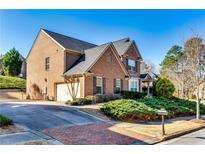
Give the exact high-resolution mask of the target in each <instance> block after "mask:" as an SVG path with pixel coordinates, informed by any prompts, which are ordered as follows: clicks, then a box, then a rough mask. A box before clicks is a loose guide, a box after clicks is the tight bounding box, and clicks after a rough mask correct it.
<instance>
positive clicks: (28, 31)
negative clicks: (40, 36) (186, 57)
mask: <svg viewBox="0 0 205 154" xmlns="http://www.w3.org/2000/svg"><path fill="white" fill-rule="evenodd" d="M40 28H45V29H48V30H51V31H55V32H58V33H62V34H65V35H68V36H71V37H75V38H78V39H81V40H85V41H88V42H91V43H95V44H102V43H106V42H110V41H113V40H118V39H121V38H124V37H130V38H131V39H134V40H135V41H136V43H137V45H138V48H139V50H140V52H141V54H142V57H143V59H145V60H150V61H152V62H153V63H154V64H156V65H158V64H159V63H160V62H161V61H162V60H163V58H164V56H165V54H166V52H167V51H168V49H169V48H170V47H171V46H172V45H175V44H179V45H182V44H183V41H184V40H185V39H187V38H189V37H190V36H192V35H193V34H194V33H199V34H202V35H203V36H204V35H205V10H0V54H4V53H5V52H6V51H8V50H9V49H11V48H12V47H15V48H16V49H18V50H19V52H20V53H21V54H22V55H23V56H24V57H26V56H27V54H28V52H29V50H30V48H31V46H32V43H33V41H34V39H35V37H36V35H37V33H38V32H39V29H40Z"/></svg>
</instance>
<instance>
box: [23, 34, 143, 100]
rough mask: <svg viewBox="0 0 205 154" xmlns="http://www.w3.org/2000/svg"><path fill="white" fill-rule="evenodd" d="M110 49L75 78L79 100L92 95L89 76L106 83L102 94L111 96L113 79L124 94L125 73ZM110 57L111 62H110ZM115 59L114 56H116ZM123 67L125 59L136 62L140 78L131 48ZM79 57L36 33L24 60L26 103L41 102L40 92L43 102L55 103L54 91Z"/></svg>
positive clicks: (134, 50) (126, 88)
mask: <svg viewBox="0 0 205 154" xmlns="http://www.w3.org/2000/svg"><path fill="white" fill-rule="evenodd" d="M114 53H115V51H114V49H113V48H112V47H111V46H109V48H107V49H106V51H105V52H104V53H103V55H101V57H100V58H99V59H98V60H97V61H96V63H95V64H94V65H93V66H92V67H91V68H90V70H89V73H88V74H86V75H82V76H81V77H79V83H80V97H85V96H88V95H93V76H100V77H103V78H105V79H106V90H105V93H106V94H108V95H109V94H113V92H114V79H121V80H123V90H128V80H127V79H125V76H126V74H125V72H124V71H123V69H122V67H121V66H120V64H119V61H118V60H117V59H119V60H120V56H119V57H118V58H116V57H115V55H116V54H114ZM110 56H111V60H110ZM117 56H118V55H117ZM47 57H49V59H50V61H49V62H50V63H49V70H45V59H46V58H47ZM122 57H123V59H122V60H123V63H124V65H125V66H126V58H129V59H133V60H135V61H138V62H139V65H137V66H138V69H137V70H138V72H129V73H130V74H140V61H139V57H140V55H138V53H137V52H136V48H135V47H134V44H132V45H131V46H130V48H129V49H128V51H127V52H126V53H125V54H124V55H123V56H122ZM79 58H80V54H79V53H75V52H73V51H72V52H71V51H65V49H64V48H63V47H62V46H61V45H59V44H58V43H57V42H55V41H54V40H53V39H52V38H51V37H50V36H48V35H47V34H46V33H45V32H44V31H40V32H39V35H38V36H37V38H36V40H35V42H34V44H33V46H32V49H31V51H30V53H29V55H28V57H27V85H26V86H27V87H26V93H27V96H28V98H30V99H44V96H43V94H42V93H43V92H44V91H45V89H47V90H46V91H47V94H46V96H47V99H49V100H56V93H57V92H56V87H57V84H59V83H65V81H64V77H63V74H64V72H65V71H66V70H68V69H69V68H70V67H71V66H72V65H73V64H74V63H75V62H76V61H77V60H78V59H79Z"/></svg>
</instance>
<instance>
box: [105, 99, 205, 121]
mask: <svg viewBox="0 0 205 154" xmlns="http://www.w3.org/2000/svg"><path fill="white" fill-rule="evenodd" d="M161 108H164V109H166V110H167V111H168V115H167V116H166V117H167V118H174V117H179V116H190V115H195V112H196V103H195V102H192V101H187V100H182V99H178V98H174V99H167V98H163V97H153V98H145V99H138V100H133V99H120V100H115V101H110V102H107V103H105V104H104V105H103V107H102V108H101V110H102V111H103V112H104V114H106V115H107V116H109V117H111V118H113V119H116V120H126V121H133V120H143V121H147V120H157V119H160V116H158V115H157V110H158V109H161ZM201 113H202V114H205V105H201Z"/></svg>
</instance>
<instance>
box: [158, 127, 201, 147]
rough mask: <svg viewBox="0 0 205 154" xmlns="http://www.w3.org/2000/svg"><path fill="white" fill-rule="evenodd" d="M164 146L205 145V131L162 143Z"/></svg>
mask: <svg viewBox="0 0 205 154" xmlns="http://www.w3.org/2000/svg"><path fill="white" fill-rule="evenodd" d="M160 144H164V145H205V129H202V130H199V131H196V132H194V133H190V134H187V135H184V136H181V137H178V138H175V139H172V140H169V141H165V142H162V143H160Z"/></svg>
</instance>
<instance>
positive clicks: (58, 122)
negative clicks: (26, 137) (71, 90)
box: [0, 104, 101, 130]
mask: <svg viewBox="0 0 205 154" xmlns="http://www.w3.org/2000/svg"><path fill="white" fill-rule="evenodd" d="M0 114H3V115H5V116H8V117H10V118H11V119H12V120H13V121H14V122H15V123H16V124H19V125H22V126H24V127H27V128H29V129H31V130H42V129H46V128H55V127H64V126H72V125H82V124H90V123H96V122H101V121H100V120H99V119H97V118H95V117H93V116H90V115H88V114H86V113H83V112H80V111H79V110H77V109H74V108H72V107H66V106H55V105H36V104H34V105H32V104H22V105H21V104H0Z"/></svg>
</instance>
